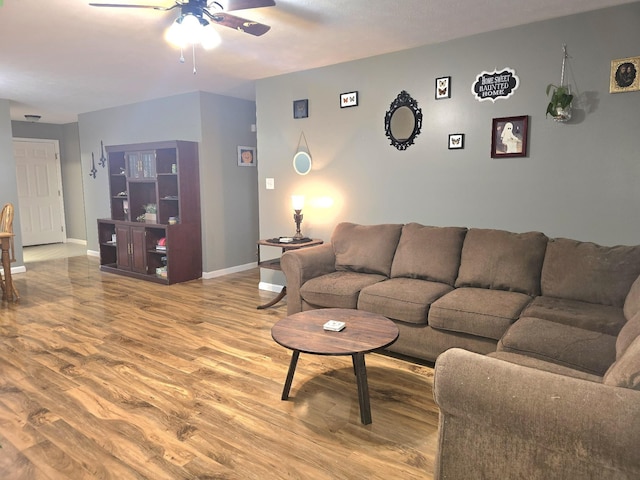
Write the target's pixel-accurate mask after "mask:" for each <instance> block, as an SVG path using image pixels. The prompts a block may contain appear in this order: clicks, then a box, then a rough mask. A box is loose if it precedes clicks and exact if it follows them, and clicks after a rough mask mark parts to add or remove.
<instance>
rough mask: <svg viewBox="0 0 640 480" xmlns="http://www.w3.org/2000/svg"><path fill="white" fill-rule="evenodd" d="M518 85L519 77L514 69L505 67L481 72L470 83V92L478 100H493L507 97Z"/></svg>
mask: <svg viewBox="0 0 640 480" xmlns="http://www.w3.org/2000/svg"><path fill="white" fill-rule="evenodd" d="M518 85H520V79H519V78H518V76H517V75H516V71H515V70H513V69H512V68H509V67H505V68H503V69H502V70H500V71H498V70H494V71H493V72H482V73H480V74H479V75H478V77H477V79H476V81H475V82H473V84H472V85H471V93H473V95H474V96H475V97H476V100H478V101H479V102H484V101H485V100H491V101H492V102H495V101H496V100H497V99H499V98H509V97H510V96H511V95H513V92H515V91H516V89H517V88H518Z"/></svg>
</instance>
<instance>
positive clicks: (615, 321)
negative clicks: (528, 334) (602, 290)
mask: <svg viewBox="0 0 640 480" xmlns="http://www.w3.org/2000/svg"><path fill="white" fill-rule="evenodd" d="M522 316H523V317H536V318H544V319H545V320H551V321H553V322H557V323H563V324H565V325H572V326H574V327H578V328H584V329H585V330H591V331H594V332H601V333H607V334H609V335H614V336H615V335H618V333H619V332H620V329H621V328H622V326H623V325H624V324H625V318H624V314H623V313H622V309H621V308H618V307H611V306H607V305H598V304H595V303H587V302H580V301H577V300H566V299H563V298H554V297H545V296H542V297H536V298H534V299H533V301H532V302H531V303H530V304H529V305H527V308H525V309H524V311H523V312H522Z"/></svg>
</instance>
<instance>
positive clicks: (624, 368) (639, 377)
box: [602, 337, 640, 390]
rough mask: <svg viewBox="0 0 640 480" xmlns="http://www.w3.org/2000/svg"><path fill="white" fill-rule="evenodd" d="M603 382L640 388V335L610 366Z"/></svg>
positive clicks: (616, 385) (614, 385)
mask: <svg viewBox="0 0 640 480" xmlns="http://www.w3.org/2000/svg"><path fill="white" fill-rule="evenodd" d="M602 383H604V384H605V385H610V386H613V387H623V388H631V389H633V390H640V337H636V338H635V340H634V341H633V342H631V345H629V348H627V350H626V351H625V352H624V355H622V357H620V358H619V359H618V360H616V361H615V362H614V363H613V365H611V367H609V369H608V370H607V373H605V374H604V378H603V379H602Z"/></svg>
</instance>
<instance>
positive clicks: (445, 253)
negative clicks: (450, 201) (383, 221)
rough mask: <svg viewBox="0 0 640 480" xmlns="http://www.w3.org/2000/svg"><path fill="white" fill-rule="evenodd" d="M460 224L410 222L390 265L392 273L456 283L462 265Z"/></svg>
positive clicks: (464, 232)
mask: <svg viewBox="0 0 640 480" xmlns="http://www.w3.org/2000/svg"><path fill="white" fill-rule="evenodd" d="M466 233H467V229H466V228H461V227H429V226H424V225H420V224H418V223H408V224H407V225H405V226H404V227H402V235H401V236H400V241H399V242H398V248H397V249H396V253H395V255H394V257H393V263H392V265H391V276H392V277H408V278H418V279H422V280H431V281H434V282H441V283H446V284H448V285H453V284H454V282H455V281H456V276H457V275H458V268H459V267H460V254H461V252H462V241H463V240H464V236H465V234H466Z"/></svg>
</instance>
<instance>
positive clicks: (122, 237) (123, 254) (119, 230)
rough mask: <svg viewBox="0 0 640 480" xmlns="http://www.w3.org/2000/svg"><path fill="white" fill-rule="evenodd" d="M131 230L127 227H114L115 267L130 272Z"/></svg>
mask: <svg viewBox="0 0 640 480" xmlns="http://www.w3.org/2000/svg"><path fill="white" fill-rule="evenodd" d="M130 232H131V228H130V227H129V226H127V225H116V248H117V258H116V265H117V267H118V268H121V269H123V270H131V239H130Z"/></svg>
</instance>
